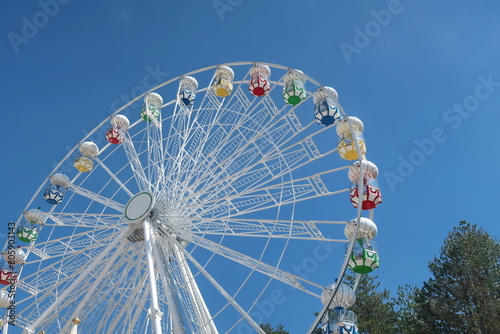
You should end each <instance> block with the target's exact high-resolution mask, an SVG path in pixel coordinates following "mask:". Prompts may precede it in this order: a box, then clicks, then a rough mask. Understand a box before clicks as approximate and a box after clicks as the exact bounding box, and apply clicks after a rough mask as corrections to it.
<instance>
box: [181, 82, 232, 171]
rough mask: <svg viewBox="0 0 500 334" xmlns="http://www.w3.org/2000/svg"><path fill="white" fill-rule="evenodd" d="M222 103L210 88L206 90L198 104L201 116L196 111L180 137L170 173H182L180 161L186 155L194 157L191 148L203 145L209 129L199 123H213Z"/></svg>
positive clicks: (183, 159)
mask: <svg viewBox="0 0 500 334" xmlns="http://www.w3.org/2000/svg"><path fill="white" fill-rule="evenodd" d="M222 103H223V101H219V100H218V99H217V97H216V96H215V94H214V93H213V92H212V90H211V89H209V90H208V91H207V92H206V94H205V95H204V98H203V100H202V102H201V106H200V109H201V108H203V113H201V116H200V113H196V116H195V117H194V118H193V119H192V123H191V126H190V127H189V128H190V129H191V130H190V131H189V132H188V133H186V134H185V135H184V136H182V137H181V138H183V142H182V144H181V149H180V151H179V154H178V156H177V157H176V159H175V160H174V163H173V170H172V171H171V174H172V175H177V174H178V173H182V170H181V168H182V167H183V166H182V162H183V161H185V156H186V155H187V156H190V157H194V150H193V149H195V148H199V147H203V146H204V140H206V138H207V136H208V133H209V131H207V130H206V129H205V128H204V127H202V126H199V125H200V124H213V123H214V121H215V119H216V118H217V115H218V112H219V109H220V107H221V106H222ZM188 143H189V144H188Z"/></svg>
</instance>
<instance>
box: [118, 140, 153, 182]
mask: <svg viewBox="0 0 500 334" xmlns="http://www.w3.org/2000/svg"><path fill="white" fill-rule="evenodd" d="M122 145H123V148H124V151H125V154H126V155H127V159H128V162H129V165H130V168H131V169H132V173H133V174H134V178H135V181H136V182H137V186H138V187H139V190H141V191H143V190H149V182H148V179H147V177H146V174H145V173H144V168H143V167H142V164H141V160H140V159H139V155H138V154H137V151H136V150H135V147H134V143H133V142H132V140H131V139H130V136H129V135H128V133H127V136H126V137H125V140H124V141H123V144H122Z"/></svg>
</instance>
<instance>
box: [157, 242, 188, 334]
mask: <svg viewBox="0 0 500 334" xmlns="http://www.w3.org/2000/svg"><path fill="white" fill-rule="evenodd" d="M152 245H153V254H154V256H155V258H156V259H158V260H159V259H161V257H160V252H159V250H158V245H157V244H156V243H155V242H153V243H152ZM158 268H159V270H160V276H161V278H162V280H163V285H164V287H165V288H164V293H165V296H166V298H167V304H168V313H169V315H170V321H171V322H172V333H173V334H184V333H185V330H184V325H183V323H182V316H181V313H180V311H179V308H178V307H177V303H176V300H175V296H174V295H173V293H172V290H173V289H172V286H171V279H170V278H169V277H168V276H167V274H166V273H165V267H164V266H163V265H160V266H158Z"/></svg>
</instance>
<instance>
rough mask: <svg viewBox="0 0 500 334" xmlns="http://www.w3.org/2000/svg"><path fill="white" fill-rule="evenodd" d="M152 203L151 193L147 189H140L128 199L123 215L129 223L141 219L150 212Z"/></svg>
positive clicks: (153, 202)
mask: <svg viewBox="0 0 500 334" xmlns="http://www.w3.org/2000/svg"><path fill="white" fill-rule="evenodd" d="M154 204H155V198H154V196H153V194H152V193H150V192H149V191H141V192H140V193H138V194H136V195H134V196H133V197H132V198H131V199H130V200H129V201H128V203H127V205H126V206H125V210H124V211H123V216H124V218H125V220H128V221H129V222H131V223H132V222H137V221H141V220H143V219H145V218H146V217H147V216H148V215H149V214H150V213H151V210H152V209H153V205H154Z"/></svg>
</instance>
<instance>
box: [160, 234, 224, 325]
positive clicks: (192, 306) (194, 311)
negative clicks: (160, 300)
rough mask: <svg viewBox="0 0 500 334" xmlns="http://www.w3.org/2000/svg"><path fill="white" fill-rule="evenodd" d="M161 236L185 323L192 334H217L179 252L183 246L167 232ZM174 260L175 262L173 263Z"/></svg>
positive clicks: (164, 255) (163, 253) (164, 259)
mask: <svg viewBox="0 0 500 334" xmlns="http://www.w3.org/2000/svg"><path fill="white" fill-rule="evenodd" d="M160 231H161V230H160ZM159 236H160V237H159V238H157V241H158V243H159V244H160V245H161V248H162V249H163V251H162V252H161V255H162V258H163V261H164V262H166V263H165V264H166V265H167V268H169V269H168V273H169V275H170V283H172V286H170V289H172V290H173V291H175V292H176V293H177V298H178V300H180V301H181V306H182V307H183V310H184V313H185V315H186V316H185V320H186V321H185V323H187V325H188V326H189V328H190V330H191V332H192V333H206V334H217V333H218V331H217V328H216V327H215V324H214V323H213V318H212V316H211V315H210V312H209V310H208V307H207V305H206V304H205V301H204V299H203V297H202V294H201V292H200V290H199V288H198V285H197V283H196V280H195V279H194V277H193V275H192V273H191V269H190V268H189V266H188V264H187V261H186V258H185V257H184V254H183V253H182V252H181V251H180V250H179V249H180V247H182V246H180V245H179V244H178V242H174V241H173V240H174V239H173V237H172V236H171V235H170V234H168V233H167V232H165V231H162V233H161V234H160V235H159ZM161 236H162V237H161ZM166 252H169V253H170V255H167V254H168V253H166ZM172 259H175V260H174V261H172ZM174 305H175V302H174ZM174 307H175V306H174ZM176 309H177V307H176ZM173 315H175V314H172V316H173ZM179 323H180V321H179ZM177 326H179V325H177Z"/></svg>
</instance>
